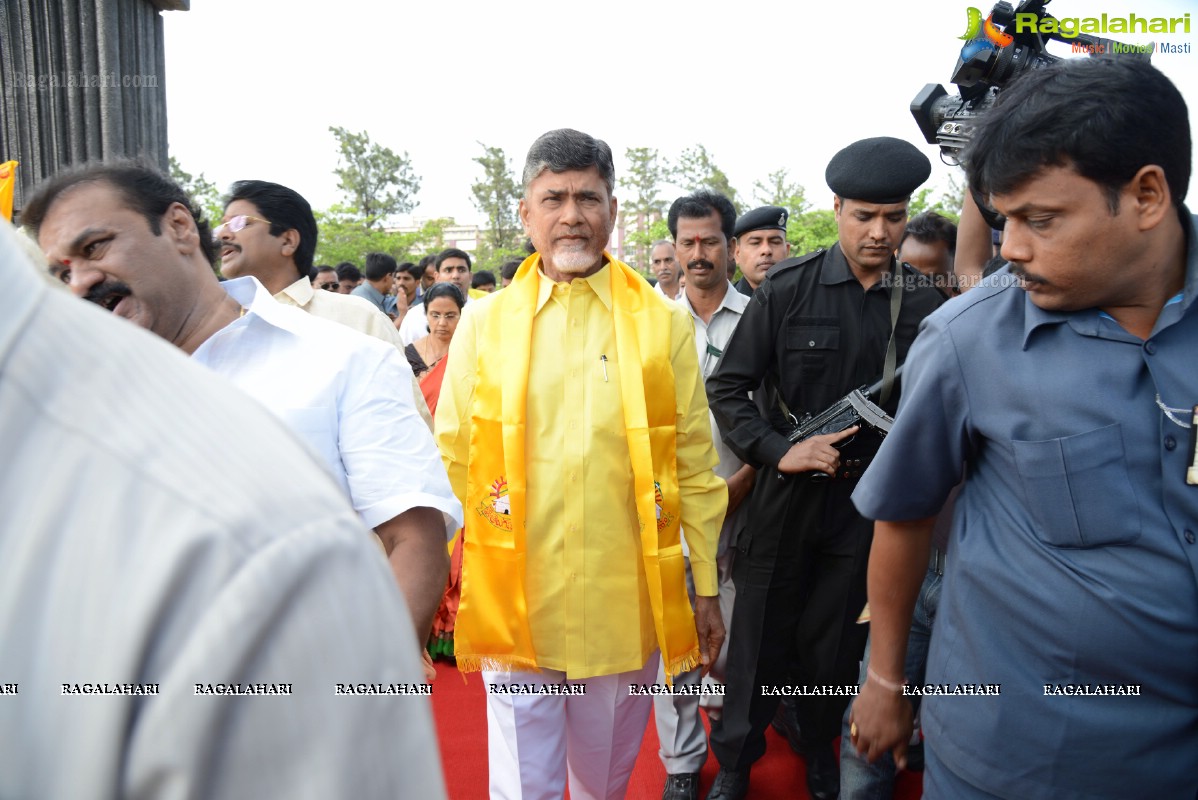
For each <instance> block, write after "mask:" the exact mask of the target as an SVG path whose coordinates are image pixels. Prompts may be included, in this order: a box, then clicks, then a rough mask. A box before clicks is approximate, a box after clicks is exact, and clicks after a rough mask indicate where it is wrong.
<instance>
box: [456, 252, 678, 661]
mask: <svg viewBox="0 0 1198 800" xmlns="http://www.w3.org/2000/svg"><path fill="white" fill-rule="evenodd" d="M604 257H605V258H607V260H608V262H609V263H610V265H611V269H610V270H609V273H610V276H611V294H612V313H613V317H614V320H613V322H614V328H615V339H616V353H617V356H618V359H617V363H618V364H619V369H620V391H621V401H622V403H623V406H624V425H625V428H626V433H627V439H628V451H629V457H630V459H631V462H632V474H633V489H634V494H635V497H636V510H637V517H638V519H639V521H640V542H641V555H642V558H643V560H644V565H645V577H646V583H647V585H648V591H649V601H650V606H651V608H652V611H653V623H654V628H655V630H656V633H657V641H658V645H659V647H660V648H661V653H662V658H663V660H664V662H665V664H666V675H667V680H668V679H669V678H670V676H673V675H677V674H679V673H681V672H684V671H686V670H689V669H693V668H694V667H696V666H698V665H699V663H700V659H699V644H698V637H697V635H696V632H695V623H694V617H693V614H692V612H691V606H690V601H689V599H688V598H687V593H686V572H685V569H686V567H685V562H684V560H683V557H682V548H681V545H680V540H679V533H680V527H679V522H680V519H681V511H680V508H681V503H680V499H679V492H678V470H677V463H676V452H675V448H676V445H677V438H676V436H677V431H676V425H677V417H676V415H677V403H676V400H675V391H674V369H673V366H672V364H671V362H670V352H669V350H670V337H669V335H668V332H669V330H670V311H669V309H668V308H667V307H666V306H665V305H664V304H663V303H662V302H661V298H659V297H656V296H655V295H654V294H653V290H652V289H651V288H650V287H649V285H648V284H647V283H645V281H644V280H643V279H642V278H641V277H640V276H639V275H637V274H636V273H635V272H633V271H632V270H631V269H630V268H629V267H628V266H627V265H625V264H622V263H621V262H619V261H616V260H615V259H613V258H611V257H610V256H609V255H608V254H606V253H604ZM539 272H540V256H539V255H536V254H534V255H532V256H530V257H529V258H527V259H525V260H524V263H523V264H521V265H520V269H519V270H517V272H516V276H515V277H514V278H513V279H512V282H511V284H510V285H509V286H508V287H507V288H505V289H504V290H503V291H502V292H501V293H499V295H498V296H497V297H495V299H494V300H492V301H491V303H492V304H493V306H494V307H493V308H491V309H490V310H489V313H488V314H487V316H486V318H485V319H484V320H483V322H482V323H481V329H480V332H479V334H480V340H481V341H484V342H486V343H487V347H486V348H480V349H479V352H478V360H477V365H476V369H477V375H478V381H477V383H476V384H475V392H474V406H473V410H472V413H471V417H472V425H471V430H470V462H469V465H468V468H467V478H466V530H465V545H464V546H465V551H464V557H463V570H462V600H461V606H460V607H459V609H458V618H457V621H456V623H455V627H454V651H455V653H454V654H455V657H456V658H457V662H458V669H460V670H461V671H463V672H474V671H477V670H480V669H487V670H497V671H505V670H521V671H525V670H527V671H532V670H537V669H538V664H537V654H536V652H535V651H534V648H533V643H532V634H531V632H530V630H529V625H528V603H527V600H526V598H525V586H524V575H525V570H526V569H527V564H526V562H525V559H526V552H527V551H526V548H525V545H526V543H525V522H526V513H527V512H526V509H527V503H526V491H527V480H526V479H527V476H526V473H525V469H524V467H525V463H526V462H525V451H524V442H525V414H526V411H527V407H528V403H527V398H528V372H529V359H530V357H531V345H532V325H533V317H534V315H535V314H536V308H537V294H538V288H539V287H538V283H539V280H540V275H539ZM647 390H648V391H647ZM658 506H660V507H661V513H660V515H659V514H658V512H657V508H658ZM533 568H534V569H535V568H537V565H533Z"/></svg>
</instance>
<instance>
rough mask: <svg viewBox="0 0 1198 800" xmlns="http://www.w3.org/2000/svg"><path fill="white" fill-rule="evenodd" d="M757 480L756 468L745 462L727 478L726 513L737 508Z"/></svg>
mask: <svg viewBox="0 0 1198 800" xmlns="http://www.w3.org/2000/svg"><path fill="white" fill-rule="evenodd" d="M756 480H757V470H755V469H753V468H752V467H750V466H749V465H748V464H745V465H744V466H743V467H741V468H740V469H738V470H737V471H736V472H735V473H733V474H732V476H731V477H730V478H728V511H727V513H728V514H731V513H732V512H733V511H735V510H736V509H737V507H738V506H740V504H741V503H742V502H744V499H745V498H746V497H748V496H749V492H751V491H753V484H754V483H755V482H756Z"/></svg>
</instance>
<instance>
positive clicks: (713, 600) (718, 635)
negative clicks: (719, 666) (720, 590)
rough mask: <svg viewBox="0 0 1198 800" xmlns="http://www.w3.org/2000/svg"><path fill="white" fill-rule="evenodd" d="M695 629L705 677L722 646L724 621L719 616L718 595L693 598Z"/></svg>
mask: <svg viewBox="0 0 1198 800" xmlns="http://www.w3.org/2000/svg"><path fill="white" fill-rule="evenodd" d="M695 629H696V630H697V631H698V632H699V657H700V658H701V659H702V660H703V675H704V676H706V675H707V673H708V672H711V665H712V664H714V663H715V660H716V659H717V658H718V657H719V655H720V648H721V647H723V646H724V619H723V617H721V616H720V598H719V596H718V595H717V596H715V597H696V598H695Z"/></svg>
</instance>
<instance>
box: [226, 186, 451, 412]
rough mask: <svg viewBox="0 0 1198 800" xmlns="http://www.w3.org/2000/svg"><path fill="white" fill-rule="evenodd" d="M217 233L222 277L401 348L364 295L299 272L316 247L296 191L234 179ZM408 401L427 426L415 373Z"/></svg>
mask: <svg viewBox="0 0 1198 800" xmlns="http://www.w3.org/2000/svg"><path fill="white" fill-rule="evenodd" d="M263 219H266V220H270V224H269V227H268V228H267V232H268V233H269V234H270V237H269V238H263V237H261V236H260V235H258V234H259V231H258V230H256V229H255V228H254V226H253V225H252V224H251V223H252V222H253V221H254V220H263ZM216 236H217V249H218V252H219V253H220V270H221V274H222V275H223V276H224V277H226V278H244V277H247V276H249V277H253V278H256V279H257V280H258V282H259V283H261V284H262V285H263V286H264V287H265V288H266V291H268V292H270V293H271V295H272V296H273V297H274V299H275V300H278V301H279V302H280V303H282V304H283V305H288V306H295V307H296V308H301V309H303V310H304V311H307V312H308V313H309V314H311V315H312V316H314V317H320V318H321V319H327V320H332V321H333V322H337V323H340V324H341V325H345V326H347V327H349V328H353V329H354V330H356V331H359V332H360V333H364V334H366V335H367V336H373V337H374V338H376V339H381V340H382V341H384V342H386V343H387V344H389V345H391V346H392V347H394V348H395V349H396V350H398V351H399V352H400V353H403V348H404V344H403V339H401V338H400V335H399V331H397V330H396V329H395V325H393V324H392V322H391V320H390V319H388V317H387V315H386V314H384V313H383V312H382V311H380V310H379V309H378V308H376V307H375V306H374V305H373V304H372V303H371V302H370V301H369V300H366V299H365V298H362V297H355V296H353V295H352V294H341V293H340V289H338V291H337V292H317V291H316V290H315V287H314V286H312V284H311V283H310V282H309V281H308V280H307V279H306V278H305V277H304V276H305V275H307V270H308V269H309V268H310V267H311V264H312V256H313V254H314V253H315V252H316V238H317V228H316V216H315V215H314V214H313V213H312V207H311V206H310V205H309V204H308V201H307V200H305V199H304V197H303V196H302V195H300V193H299V192H297V191H295V190H294V189H290V188H288V187H286V186H282V185H280V184H277V183H271V182H269V181H258V180H246V181H237V182H236V183H234V184H233V185H232V187H230V189H229V198H228V200H227V201H226V203H225V213H224V217H223V219H222V220H221V224H220V225H219V226H218V227H217V229H216ZM297 276H298V277H297ZM405 360H406V359H405ZM412 402H413V403H414V404H415V406H416V411H417V412H418V413H419V414H420V418H421V419H423V420H424V421H425V423H426V424H427V425H428V427H429V428H430V429H432V426H433V418H432V415H431V414H429V412H428V405H427V404H426V403H425V402H424V395H423V394H422V393H421V391H420V385H419V384H418V383H416V379H415V378H413V379H412Z"/></svg>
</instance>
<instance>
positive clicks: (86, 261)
mask: <svg viewBox="0 0 1198 800" xmlns="http://www.w3.org/2000/svg"><path fill="white" fill-rule="evenodd" d="M22 219H23V221H24V222H25V223H26V224H27V225H28V226H29V227H30V228H31V229H32V230H33V231H34V233H35V234H36V235H37V238H38V243H39V245H40V246H41V248H42V250H43V252H44V253H45V254H46V257H47V260H48V261H49V263H50V268H51V272H52V273H54V274H56V275H57V276H58V277H59V278H60V279H61V280H63V281H64V282H66V283H69V284H70V287H71V289H72V291H74V292H75V294H77V295H79V296H81V297H84V298H85V299H88V300H90V301H92V302H95V303H98V304H99V305H101V306H103V307H105V308H107V309H108V310H109V311H112V312H114V313H115V314H117V316H121V317H125V318H126V319H130V320H132V321H133V322H136V323H137V324H139V325H141V326H142V327H144V328H148V329H150V330H151V331H153V332H154V333H157V334H158V335H159V336H161V337H163V338H164V339H166V340H168V341H170V342H172V343H174V344H175V345H176V346H178V347H179V348H180V349H181V350H183V351H184V352H186V353H188V354H190V355H194V357H195V358H196V359H198V360H200V361H201V362H202V363H205V364H207V365H208V366H210V367H212V368H213V369H215V370H216V371H218V372H220V373H221V374H224V375H225V376H226V377H228V378H229V379H230V380H232V381H233V382H234V383H235V384H236V385H237V386H239V387H240V388H242V389H243V390H245V391H246V392H248V393H249V394H251V395H252V396H254V397H255V398H257V399H258V400H259V401H260V402H262V403H263V404H264V405H266V406H267V407H268V408H269V409H270V410H271V411H273V412H275V414H276V415H277V416H279V417H280V418H281V419H282V420H283V421H284V422H285V423H286V424H287V425H288V427H290V428H291V429H292V431H294V432H295V434H296V435H298V436H299V437H300V438H301V439H303V440H304V441H305V442H307V443H308V444H309V445H310V447H311V448H312V449H313V451H314V452H315V453H316V454H318V455H319V456H320V457H321V460H322V462H323V463H324V464H325V466H326V467H327V468H328V471H329V473H330V474H331V475H332V476H333V477H334V478H336V479H337V481H338V483H339V484H340V485H341V487H342V490H343V491H344V492H345V493H346V494H347V496H348V497H349V498H350V499H351V500H352V502H353V505H354V507H355V509H356V510H357V511H358V513H359V515H361V517H362V519H363V521H364V522H365V523H366V524H367V526H369V527H371V528H373V529H374V531H375V533H377V534H378V536H379V538H380V539H381V540H382V542H383V544H384V546H385V548H386V550H387V553H388V555H389V558H390V561H391V567H392V571H393V572H394V573H395V577H396V579H397V580H398V582H399V585H400V588H401V589H402V590H403V591H404V593H405V596H406V598H407V600H408V605H409V607H410V608H411V611H412V619H413V622H414V624H415V627H416V635H417V638H418V639H420V640H421V641H423V639H424V637H425V636H426V635H427V632H428V630H429V628H430V627H431V622H432V617H433V614H434V613H435V611H436V609H437V606H438V604H439V602H440V599H441V594H442V591H443V589H444V585H445V580H446V576H447V575H448V569H449V564H448V554H447V552H446V549H445V544H444V543H445V541H446V538H447V536H451V535H452V533H453V532H454V531H455V530H456V529H457V528H458V527H459V526H460V525H461V522H462V510H461V506H460V504H459V503H458V502H457V500H456V499H455V498H454V497H453V494H452V492H451V490H450V487H449V481H448V478H447V477H446V475H445V471H444V469H443V468H442V467H441V466H440V463H439V458H438V455H437V451H436V449H435V447H434V445H433V441H432V437H431V435H430V434H429V431H428V429H427V428H426V427H425V426H424V425H421V424H419V423H418V419H419V418H418V417H417V415H416V412H415V409H414V407H413V405H412V399H411V393H410V391H409V387H410V385H411V369H410V368H409V367H408V365H407V362H406V360H405V359H403V358H401V357H399V354H398V353H397V352H396V351H395V349H394V348H393V347H390V346H388V345H383V344H381V343H378V342H376V341H374V340H373V339H371V338H369V337H364V336H361V335H359V334H356V333H354V332H352V331H349V330H347V329H346V328H344V327H343V326H340V325H335V324H332V323H329V322H325V321H322V320H319V319H316V318H314V317H312V316H311V315H308V314H303V313H301V312H298V311H295V310H293V309H288V308H286V307H284V306H282V305H280V304H278V303H275V302H274V301H273V300H271V298H270V295H269V293H268V292H267V291H266V290H265V289H264V288H263V287H262V286H261V284H259V283H258V282H257V281H256V280H254V279H253V278H244V279H241V280H235V281H228V282H226V283H225V284H224V285H222V284H221V283H219V282H218V281H217V279H216V276H215V275H213V273H212V269H211V267H210V266H209V265H210V263H211V261H210V255H211V252H212V241H211V235H210V234H209V233H208V231H207V224H206V223H203V222H198V221H197V220H198V219H199V217H198V216H197V215H196V214H195V213H194V212H193V211H192V208H191V206H190V204H189V199H188V198H187V196H186V195H185V194H184V192H183V191H182V189H180V188H179V187H178V186H177V185H176V184H174V183H173V182H172V181H170V180H169V179H168V178H166V177H164V176H162V175H160V174H159V173H157V172H155V171H154V170H152V169H150V168H147V167H144V166H141V165H137V164H128V163H126V164H114V165H96V166H92V167H88V168H85V169H83V170H79V171H76V172H71V173H66V174H63V175H60V176H58V177H56V178H53V179H51V180H50V181H48V182H47V183H46V184H44V185H43V186H42V187H40V188H39V190H38V191H37V192H36V193H35V195H34V197H33V198H32V199H31V200H30V201H29V202H28V203H27V205H26V208H25V211H24V214H23V216H22ZM226 224H228V225H229V226H230V227H232V226H234V225H237V226H239V227H240V228H241V231H240V236H239V241H240V243H241V247H242V248H243V250H251V249H253V248H257V247H267V246H271V241H270V240H271V239H273V237H271V235H270V233H269V230H268V228H269V223H268V222H267V221H265V220H261V219H257V218H253V217H250V216H249V215H240V216H239V217H238V218H236V219H235V220H230V221H229V222H228V223H226ZM251 226H253V227H256V228H257V231H256V232H255V233H253V234H250V233H249V231H248V228H250V227H251Z"/></svg>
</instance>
